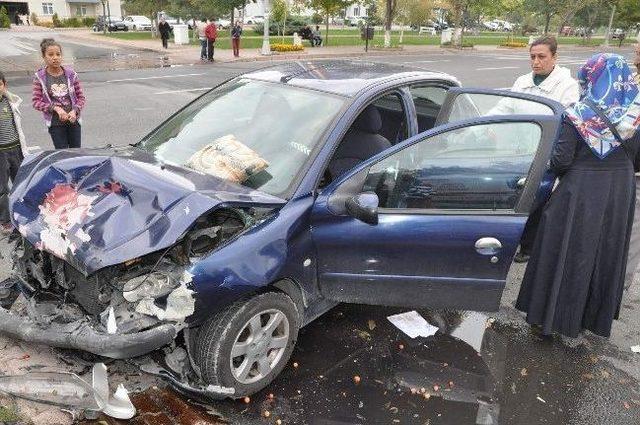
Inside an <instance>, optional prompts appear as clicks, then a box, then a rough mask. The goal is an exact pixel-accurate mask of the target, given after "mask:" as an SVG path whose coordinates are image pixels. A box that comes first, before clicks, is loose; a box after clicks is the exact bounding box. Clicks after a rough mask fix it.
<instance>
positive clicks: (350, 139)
mask: <svg viewBox="0 0 640 425" xmlns="http://www.w3.org/2000/svg"><path fill="white" fill-rule="evenodd" d="M458 86H459V83H458V81H457V80H456V79H455V78H454V77H452V76H450V75H446V74H443V73H436V72H427V71H424V70H421V69H415V68H408V67H401V66H395V65H383V64H372V63H366V62H356V61H326V62H297V63H290V64H283V65H276V66H273V67H269V68H266V69H262V70H258V71H253V72H250V73H247V74H244V75H241V76H238V77H236V78H233V79H232V80H230V81H228V82H226V83H224V84H221V85H220V86H218V87H216V88H214V89H212V90H211V91H209V92H207V93H206V94H204V95H202V96H201V97H199V98H197V99H196V100H194V101H193V102H191V103H190V104H188V105H187V106H185V107H184V108H182V109H181V110H179V111H178V112H177V113H175V114H174V115H173V116H171V117H170V118H169V119H167V120H166V121H165V122H164V123H162V124H161V125H160V126H158V127H157V128H156V129H155V130H153V131H151V133H149V135H147V136H146V137H144V138H143V139H142V140H141V141H140V142H139V143H137V144H135V145H133V146H120V147H112V146H106V147H103V148H97V149H77V150H59V151H49V152H44V153H41V154H39V155H35V156H30V157H28V158H26V159H25V160H24V162H23V164H22V166H21V168H20V170H19V173H18V176H17V179H16V182H15V184H14V186H13V189H12V192H11V195H10V206H11V218H12V220H13V224H14V225H15V227H16V229H17V230H18V232H19V235H18V234H17V233H15V234H14V239H15V240H16V241H15V244H16V245H15V249H14V267H15V276H14V278H12V279H10V280H8V281H5V282H3V284H2V288H0V289H2V291H1V292H0V295H1V296H2V305H3V306H4V307H7V306H8V305H10V304H14V307H15V304H16V303H18V304H21V305H22V306H23V307H24V308H14V309H12V310H11V311H9V310H8V309H5V308H3V309H0V332H1V333H4V334H6V335H10V336H12V337H14V338H17V339H22V340H27V341H32V342H38V343H44V344H49V345H51V346H54V347H61V348H70V349H77V350H83V351H87V352H91V353H94V354H97V355H100V356H106V357H111V358H131V357H136V356H141V355H143V354H146V353H149V352H152V351H154V350H157V349H159V348H161V347H164V346H166V345H168V344H172V343H174V340H175V341H176V344H177V345H178V347H182V350H183V353H184V352H186V355H183V356H182V358H186V360H185V362H187V365H186V368H185V370H186V371H185V370H183V371H182V374H175V373H174V374H172V377H171V379H173V380H174V382H176V383H177V385H183V386H185V387H187V386H188V387H189V388H206V391H208V393H209V394H210V395H211V394H213V395H219V396H231V397H241V396H245V395H250V394H253V393H255V392H256V391H258V390H260V389H262V388H264V387H265V386H266V385H267V384H268V383H269V382H271V381H272V380H273V379H274V378H275V377H276V376H277V375H278V373H279V372H280V371H281V370H282V369H283V368H284V366H285V364H286V363H287V361H288V359H289V357H290V355H291V352H292V350H293V348H294V344H295V342H296V338H297V334H298V330H299V329H300V327H302V326H304V325H306V324H307V323H309V322H311V321H312V320H314V319H315V318H316V317H318V316H319V315H321V314H323V313H325V312H326V311H328V310H329V309H331V308H332V307H333V306H335V305H336V304H337V303H340V302H349V303H365V304H379V305H387V306H404V307H407V308H435V309H440V308H452V309H465V310H487V311H488V310H497V309H498V307H499V304H500V298H501V295H502V291H503V288H504V286H505V281H506V276H507V272H508V270H509V267H510V265H511V262H512V258H513V256H514V254H515V250H516V247H517V246H518V243H519V239H520V236H521V233H522V230H523V228H524V225H525V223H526V221H527V218H528V215H529V212H530V211H533V210H534V209H535V208H536V206H537V205H539V204H540V203H541V202H543V201H544V200H545V199H546V197H548V196H549V194H550V191H551V183H552V181H553V176H551V175H549V174H548V172H547V171H546V170H547V163H548V161H549V157H550V153H551V148H552V145H553V143H554V141H555V139H556V138H557V137H558V133H559V128H560V125H561V112H562V107H561V106H560V105H559V104H557V103H555V102H552V101H549V100H545V99H542V98H536V97H532V96H528V95H522V94H514V93H511V92H503V91H494V90H481V89H462V88H460V87H458ZM505 111H507V112H505ZM336 343H339V342H338V341H336ZM174 357H175V356H174ZM168 363H171V362H168Z"/></svg>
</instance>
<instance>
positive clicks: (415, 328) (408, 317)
mask: <svg viewBox="0 0 640 425" xmlns="http://www.w3.org/2000/svg"><path fill="white" fill-rule="evenodd" d="M387 319H388V320H389V321H390V322H391V323H392V324H393V325H394V326H395V327H396V328H398V329H400V330H401V331H402V332H404V333H405V334H407V335H408V336H409V337H411V338H416V337H418V336H422V337H425V338H426V337H430V336H432V335H434V334H435V333H436V332H438V328H437V327H435V326H433V325H432V324H430V323H429V322H427V321H426V320H425V319H424V317H422V316H421V315H420V314H419V313H418V312H417V311H415V310H412V311H408V312H406V313H400V314H394V315H393V316H388V317H387Z"/></svg>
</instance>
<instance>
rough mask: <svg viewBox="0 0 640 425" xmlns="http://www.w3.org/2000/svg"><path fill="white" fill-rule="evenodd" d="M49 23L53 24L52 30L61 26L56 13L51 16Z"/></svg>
mask: <svg viewBox="0 0 640 425" xmlns="http://www.w3.org/2000/svg"><path fill="white" fill-rule="evenodd" d="M51 22H52V23H53V26H54V28H59V27H61V26H62V22H61V21H60V17H59V16H58V14H57V13H54V14H53V17H52V18H51Z"/></svg>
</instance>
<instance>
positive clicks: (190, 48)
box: [60, 31, 495, 64]
mask: <svg viewBox="0 0 640 425" xmlns="http://www.w3.org/2000/svg"><path fill="white" fill-rule="evenodd" d="M60 36H61V37H64V38H65V39H67V40H68V41H77V42H85V43H86V42H92V43H96V42H99V43H101V44H102V45H103V46H104V45H110V46H113V47H114V48H115V47H120V48H129V49H140V50H144V51H148V52H155V53H159V54H161V55H163V56H164V57H165V60H166V61H168V62H169V63H171V64H194V63H200V59H199V58H200V46H194V45H186V46H183V45H175V44H173V43H169V48H168V49H164V48H162V46H161V44H160V40H159V39H158V40H122V39H116V38H110V37H104V36H101V35H100V34H95V33H91V32H86V31H84V32H80V31H76V32H71V31H69V32H65V33H64V34H60ZM482 47H491V46H482ZM494 47H495V46H494ZM449 51H450V49H443V48H440V46H404V47H403V48H402V49H392V50H381V49H374V48H371V47H370V48H369V51H368V52H365V51H364V47H362V46H332V47H308V46H305V50H304V51H302V52H290V53H276V52H273V54H272V55H269V56H263V55H262V53H261V51H260V49H242V48H241V49H240V57H239V58H235V57H233V51H232V50H231V49H215V55H214V59H215V61H216V62H222V63H226V62H249V61H273V60H287V59H294V60H295V59H319V58H331V57H363V56H380V55H389V54H397V55H402V54H420V53H427V52H429V53H438V52H440V53H443V54H444V53H448V52H449Z"/></svg>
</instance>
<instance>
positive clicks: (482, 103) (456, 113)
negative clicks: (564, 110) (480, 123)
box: [447, 93, 554, 122]
mask: <svg viewBox="0 0 640 425" xmlns="http://www.w3.org/2000/svg"><path fill="white" fill-rule="evenodd" d="M513 114H524V115H528V114H531V115H554V112H553V109H551V108H550V107H549V106H547V105H545V104H544V103H541V102H536V101H534V100H527V99H518V98H515V97H506V96H504V95H500V94H479V93H463V94H459V95H458V96H456V98H455V99H454V101H453V104H452V107H451V112H450V115H449V118H448V120H447V122H454V121H460V120H465V119H469V118H476V117H481V116H489V115H513Z"/></svg>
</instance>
